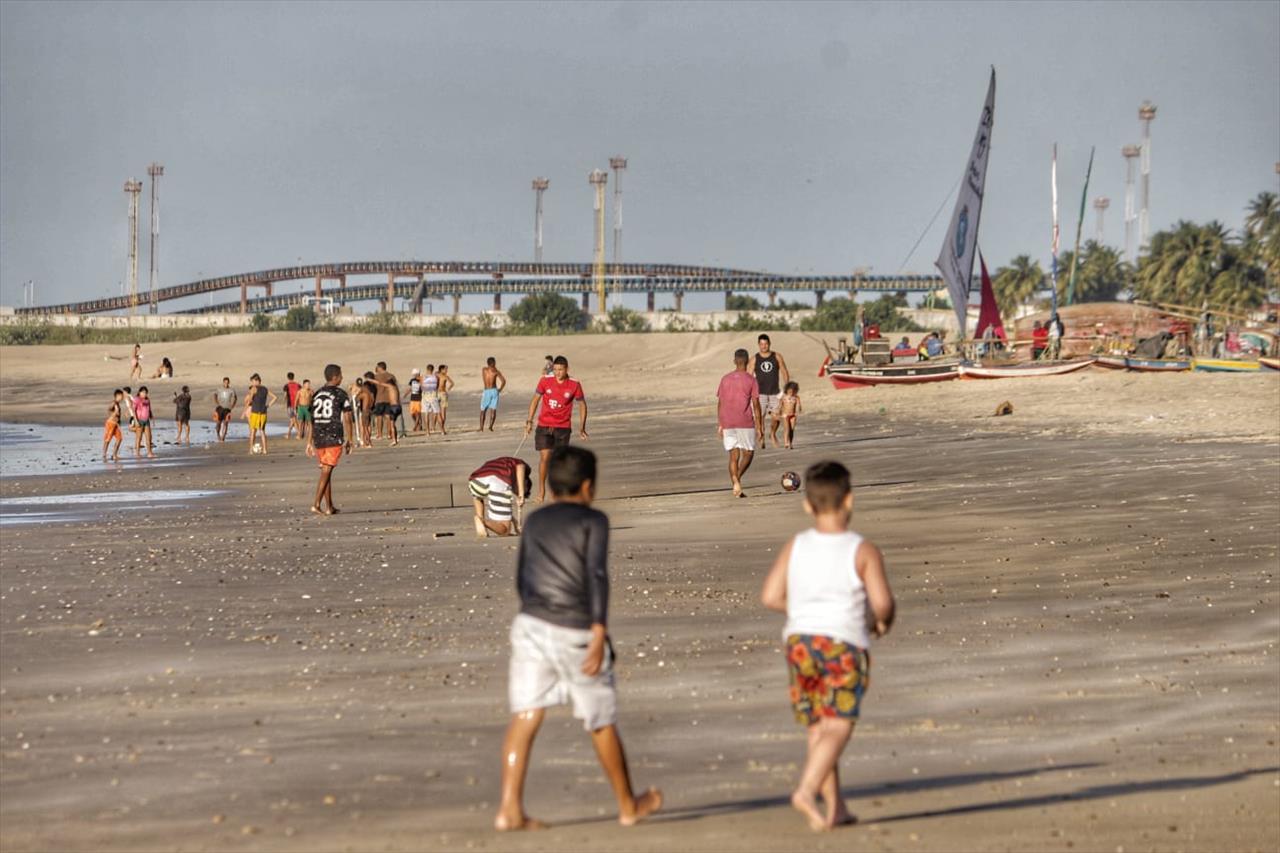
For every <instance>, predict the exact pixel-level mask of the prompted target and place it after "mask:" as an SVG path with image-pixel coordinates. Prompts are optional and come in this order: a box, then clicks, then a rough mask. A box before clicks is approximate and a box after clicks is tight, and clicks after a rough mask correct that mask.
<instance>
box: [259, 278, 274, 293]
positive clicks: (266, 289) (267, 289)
mask: <svg viewBox="0 0 1280 853" xmlns="http://www.w3.org/2000/svg"><path fill="white" fill-rule="evenodd" d="M274 284H275V282H273V281H267V282H263V284H262V295H263V296H274V295H275V294H274V293H273V292H272V291H273V290H274V289H275V288H274V287H273V285H274Z"/></svg>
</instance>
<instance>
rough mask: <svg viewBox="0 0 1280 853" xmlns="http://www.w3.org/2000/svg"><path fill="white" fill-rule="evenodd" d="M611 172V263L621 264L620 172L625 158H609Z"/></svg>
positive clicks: (625, 165)
mask: <svg viewBox="0 0 1280 853" xmlns="http://www.w3.org/2000/svg"><path fill="white" fill-rule="evenodd" d="M609 168H610V169H612V170H613V262H614V263H615V264H619V263H622V170H623V169H625V168H627V158H626V157H621V156H619V157H610V158H609Z"/></svg>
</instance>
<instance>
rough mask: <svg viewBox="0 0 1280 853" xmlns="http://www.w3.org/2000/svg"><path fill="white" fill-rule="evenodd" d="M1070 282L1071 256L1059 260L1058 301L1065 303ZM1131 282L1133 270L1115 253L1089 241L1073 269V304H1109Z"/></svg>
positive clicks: (1093, 241) (1122, 256)
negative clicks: (1074, 271)
mask: <svg viewBox="0 0 1280 853" xmlns="http://www.w3.org/2000/svg"><path fill="white" fill-rule="evenodd" d="M1070 279H1071V252H1067V253H1066V254H1065V255H1062V256H1060V257H1059V268H1058V301H1059V302H1065V301H1066V296H1067V290H1068V288H1069V286H1070V283H1071V282H1070ZM1132 282H1133V268H1132V267H1130V266H1129V264H1128V263H1126V262H1125V260H1124V255H1123V254H1122V253H1121V252H1120V250H1119V249H1116V248H1113V247H1111V246H1107V245H1105V244H1103V243H1099V242H1097V241H1096V240H1090V241H1089V242H1087V243H1085V245H1084V249H1083V250H1082V251H1081V253H1080V263H1079V265H1078V266H1077V267H1076V291H1075V301H1076V302H1112V301H1114V300H1115V298H1116V297H1117V296H1119V295H1120V292H1121V291H1122V290H1126V289H1128V288H1129V287H1130V286H1131V285H1132Z"/></svg>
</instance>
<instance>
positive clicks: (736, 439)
mask: <svg viewBox="0 0 1280 853" xmlns="http://www.w3.org/2000/svg"><path fill="white" fill-rule="evenodd" d="M750 359H751V356H750V354H749V353H748V352H747V351H746V350H744V349H740V350H738V351H737V352H735V353H734V354H733V370H732V371H731V372H729V373H726V374H725V375H724V377H723V378H722V379H721V380H720V388H719V389H718V390H717V391H716V397H717V398H718V400H719V401H720V402H719V405H718V406H717V407H716V419H717V421H718V423H719V432H720V438H721V439H723V440H724V449H725V450H727V451H729V479H730V480H731V481H732V482H733V494H734V497H739V498H744V497H746V495H744V494H743V493H742V475H743V474H745V473H747V469H748V468H750V467H751V457H752V456H754V455H755V451H756V440H757V439H759V440H760V441H761V442H763V441H764V421H763V420H762V419H761V417H760V387H759V386H758V385H756V378H755V377H754V376H752V375H751V374H750V373H748V372H747V362H748V361H750Z"/></svg>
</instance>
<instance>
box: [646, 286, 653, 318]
mask: <svg viewBox="0 0 1280 853" xmlns="http://www.w3.org/2000/svg"><path fill="white" fill-rule="evenodd" d="M653 295H654V294H653V291H652V290H650V291H649V292H648V293H647V294H646V295H645V310H647V311H648V312H649V313H650V314H652V313H653V312H654V305H653V302H654V299H653Z"/></svg>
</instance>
